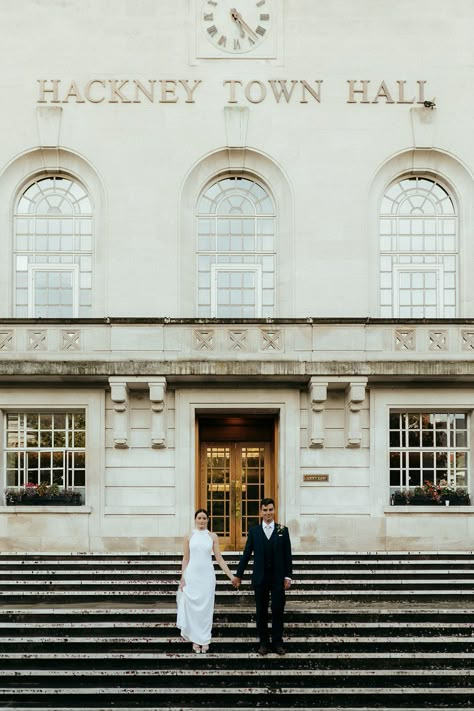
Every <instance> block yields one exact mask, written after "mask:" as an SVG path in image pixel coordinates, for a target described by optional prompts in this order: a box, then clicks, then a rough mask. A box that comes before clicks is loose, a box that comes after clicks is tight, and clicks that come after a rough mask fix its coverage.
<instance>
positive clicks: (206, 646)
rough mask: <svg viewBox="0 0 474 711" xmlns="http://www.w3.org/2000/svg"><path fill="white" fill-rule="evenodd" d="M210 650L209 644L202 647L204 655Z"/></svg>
mask: <svg viewBox="0 0 474 711" xmlns="http://www.w3.org/2000/svg"><path fill="white" fill-rule="evenodd" d="M208 650H209V645H208V644H204V645H203V646H202V647H201V652H202V653H203V654H206V652H207V651H208Z"/></svg>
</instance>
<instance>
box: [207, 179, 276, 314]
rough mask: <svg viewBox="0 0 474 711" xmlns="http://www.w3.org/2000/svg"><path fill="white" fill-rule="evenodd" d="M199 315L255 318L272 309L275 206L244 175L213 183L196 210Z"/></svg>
mask: <svg viewBox="0 0 474 711" xmlns="http://www.w3.org/2000/svg"><path fill="white" fill-rule="evenodd" d="M197 223H198V229H197V302H198V316H200V317H209V316H211V317H214V316H215V317H217V318H258V317H262V316H263V317H265V316H274V313H275V254H276V245H275V238H276V235H275V208H274V204H273V200H272V198H271V197H270V195H269V193H268V191H267V190H266V189H265V188H264V187H263V186H262V185H260V184H259V183H257V182H255V181H254V180H252V179H250V178H246V177H229V178H224V179H222V180H218V181H217V182H214V183H212V185H210V186H209V187H207V188H206V189H205V191H204V192H203V193H202V195H201V197H200V198H199V202H198V215H197Z"/></svg>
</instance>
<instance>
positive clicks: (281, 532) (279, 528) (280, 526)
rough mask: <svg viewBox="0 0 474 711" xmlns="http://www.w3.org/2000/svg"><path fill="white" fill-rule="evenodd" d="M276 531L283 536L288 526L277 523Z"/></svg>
mask: <svg viewBox="0 0 474 711" xmlns="http://www.w3.org/2000/svg"><path fill="white" fill-rule="evenodd" d="M275 528H276V532H277V534H278V535H279V536H283V534H284V533H285V530H286V526H282V525H281V523H277V525H276V527H275Z"/></svg>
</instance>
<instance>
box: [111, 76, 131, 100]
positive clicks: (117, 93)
mask: <svg viewBox="0 0 474 711" xmlns="http://www.w3.org/2000/svg"><path fill="white" fill-rule="evenodd" d="M109 84H110V89H111V93H110V99H109V104H131V103H132V102H131V100H130V99H129V98H128V97H127V96H125V94H122V89H123V87H124V86H125V85H126V84H128V79H124V80H123V81H121V80H120V79H110V80H109ZM117 84H118V85H119V86H117ZM114 97H116V98H114Z"/></svg>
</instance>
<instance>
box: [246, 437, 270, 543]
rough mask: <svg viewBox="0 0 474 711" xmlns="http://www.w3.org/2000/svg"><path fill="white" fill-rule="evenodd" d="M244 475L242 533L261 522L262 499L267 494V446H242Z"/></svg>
mask: <svg viewBox="0 0 474 711" xmlns="http://www.w3.org/2000/svg"><path fill="white" fill-rule="evenodd" d="M240 465H241V466H240V469H241V471H240V474H241V477H242V523H241V535H243V536H245V535H246V533H247V531H248V530H249V528H250V527H251V526H255V525H256V524H257V523H258V522H259V510H260V501H261V500H262V499H263V498H264V496H265V447H246V446H244V447H242V448H241V456H240Z"/></svg>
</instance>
